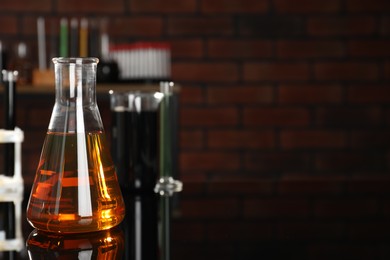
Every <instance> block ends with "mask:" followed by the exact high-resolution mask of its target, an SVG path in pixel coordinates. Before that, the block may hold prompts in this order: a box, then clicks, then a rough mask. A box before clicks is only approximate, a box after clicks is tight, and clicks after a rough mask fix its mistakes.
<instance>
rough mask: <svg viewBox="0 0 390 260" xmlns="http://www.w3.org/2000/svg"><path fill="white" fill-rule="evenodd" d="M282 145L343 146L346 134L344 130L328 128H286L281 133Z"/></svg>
mask: <svg viewBox="0 0 390 260" xmlns="http://www.w3.org/2000/svg"><path fill="white" fill-rule="evenodd" d="M280 139H281V140H280V142H281V146H282V147H283V148H286V149H297V148H317V149H321V148H343V147H345V145H346V135H345V133H343V132H342V131H331V130H329V131H327V130H285V131H282V132H281V134H280Z"/></svg>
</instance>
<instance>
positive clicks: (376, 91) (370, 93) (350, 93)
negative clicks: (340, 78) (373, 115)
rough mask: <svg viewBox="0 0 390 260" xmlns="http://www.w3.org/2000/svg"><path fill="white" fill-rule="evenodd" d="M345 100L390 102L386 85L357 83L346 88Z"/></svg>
mask: <svg viewBox="0 0 390 260" xmlns="http://www.w3.org/2000/svg"><path fill="white" fill-rule="evenodd" d="M347 100H348V101H349V102H351V103H366V104H370V103H372V104H379V103H388V102H390V89H389V88H388V86H387V85H379V86H378V85H374V86H372V85H358V86H351V87H349V88H348V89H347Z"/></svg>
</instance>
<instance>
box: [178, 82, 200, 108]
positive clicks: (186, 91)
mask: <svg viewBox="0 0 390 260" xmlns="http://www.w3.org/2000/svg"><path fill="white" fill-rule="evenodd" d="M204 99H205V98H204V95H203V90H202V88H201V87H193V86H184V87H182V88H180V93H179V102H180V104H182V105H187V104H202V103H204Z"/></svg>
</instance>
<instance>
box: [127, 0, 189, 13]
mask: <svg viewBox="0 0 390 260" xmlns="http://www.w3.org/2000/svg"><path fill="white" fill-rule="evenodd" d="M129 3H130V10H131V12H133V13H158V14H160V13H193V12H195V11H196V0H166V1H158V0H148V1H143V0H132V1H130V2H129Z"/></svg>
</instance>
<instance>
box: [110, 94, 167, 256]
mask: <svg viewBox="0 0 390 260" xmlns="http://www.w3.org/2000/svg"><path fill="white" fill-rule="evenodd" d="M162 98H163V94H162V93H161V92H157V91H156V92H154V91H150V92H149V91H125V92H120V91H118V92H117V91H110V100H111V112H112V128H111V129H112V133H111V135H112V147H111V149H112V155H113V160H114V162H115V165H116V167H117V173H118V179H119V183H120V186H121V189H122V194H123V196H124V198H125V202H126V209H127V214H126V217H125V220H124V221H123V223H122V229H123V231H124V234H125V237H127V241H126V246H125V250H124V256H125V258H126V259H151V260H153V259H159V257H158V255H159V251H160V250H159V248H158V223H159V220H158V194H156V193H155V192H154V187H155V185H156V182H157V179H158V176H159V170H158V166H159V163H158V161H159V129H160V127H159V104H160V102H161V100H162Z"/></svg>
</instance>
